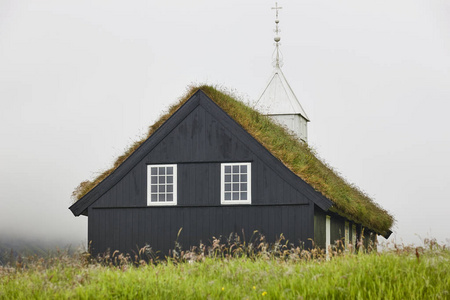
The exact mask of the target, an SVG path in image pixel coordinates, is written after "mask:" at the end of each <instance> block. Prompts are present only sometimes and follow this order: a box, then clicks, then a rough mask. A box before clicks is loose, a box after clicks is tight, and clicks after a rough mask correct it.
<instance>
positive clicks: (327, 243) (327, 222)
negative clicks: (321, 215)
mask: <svg viewBox="0 0 450 300" xmlns="http://www.w3.org/2000/svg"><path fill="white" fill-rule="evenodd" d="M330 250H331V217H330V216H326V218H325V251H326V254H327V260H328V259H329V258H330V257H329V255H330V254H331V253H330Z"/></svg>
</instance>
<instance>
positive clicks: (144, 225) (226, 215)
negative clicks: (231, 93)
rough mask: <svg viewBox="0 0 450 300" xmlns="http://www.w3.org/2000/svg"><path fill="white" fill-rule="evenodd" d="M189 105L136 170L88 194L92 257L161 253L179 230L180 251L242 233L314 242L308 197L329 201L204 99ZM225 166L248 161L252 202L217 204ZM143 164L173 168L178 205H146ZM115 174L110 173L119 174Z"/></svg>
mask: <svg viewBox="0 0 450 300" xmlns="http://www.w3.org/2000/svg"><path fill="white" fill-rule="evenodd" d="M193 103H194V102H190V103H187V104H186V105H188V106H187V107H190V108H189V109H191V111H190V112H189V113H186V114H184V115H182V114H179V115H177V116H176V118H178V119H180V120H179V123H177V125H176V126H173V128H172V129H170V130H169V131H168V130H167V127H166V129H164V130H166V131H167V134H166V135H165V136H164V138H162V139H161V140H159V141H158V142H157V143H156V144H155V145H154V146H152V148H151V149H150V150H149V151H148V152H147V153H145V155H142V158H140V159H139V160H138V161H137V160H136V157H137V156H134V157H133V158H131V161H133V163H135V165H134V166H133V167H132V168H130V169H129V171H127V172H126V173H125V174H123V176H122V175H121V177H116V178H117V180H116V183H114V184H113V185H111V186H110V187H108V188H105V185H104V186H103V187H99V188H96V190H95V191H94V193H93V194H95V192H97V193H98V194H99V195H100V196H99V198H98V199H97V200H95V202H93V204H92V205H90V206H89V210H88V215H89V224H88V231H89V233H88V238H89V241H91V242H92V244H91V250H92V251H93V253H94V254H95V253H102V252H104V251H105V250H106V249H110V250H112V251H114V250H119V251H121V252H128V253H130V251H133V250H134V251H137V250H138V248H139V247H143V246H144V245H150V246H151V247H152V249H154V250H157V251H162V253H167V251H168V250H169V249H172V248H173V247H174V242H175V239H176V236H177V233H178V230H179V229H180V228H181V227H183V230H182V233H181V237H180V239H179V241H180V242H181V244H182V245H183V246H184V247H185V249H189V247H190V246H198V244H199V242H200V240H202V241H203V242H207V241H210V240H211V239H212V237H213V236H216V237H218V236H220V235H222V236H228V235H229V234H230V233H233V232H234V233H238V234H242V230H244V232H245V233H246V238H247V239H248V238H250V236H251V235H252V233H253V231H254V230H258V231H259V232H260V233H261V234H263V235H264V236H266V238H267V240H268V241H269V242H274V241H275V239H276V237H279V236H280V234H283V235H284V236H285V237H286V238H287V239H288V240H289V241H290V242H293V243H295V244H296V245H299V244H300V241H302V242H305V243H306V246H307V247H310V241H309V240H308V239H312V238H313V237H314V217H313V216H314V209H313V203H314V202H313V201H312V199H313V198H314V197H315V198H317V199H319V200H320V201H322V202H321V203H325V204H324V205H329V204H327V202H328V200H327V199H325V200H324V198H323V196H321V195H320V194H319V193H317V192H315V191H314V190H313V189H312V188H311V187H310V186H309V185H307V184H306V183H305V182H304V181H302V180H301V179H299V178H298V177H296V176H295V175H293V173H291V172H290V171H289V170H288V169H287V168H286V167H284V165H283V164H282V163H281V162H279V161H278V160H276V159H275V158H274V157H273V156H271V155H270V154H268V151H267V150H266V149H265V148H263V147H262V146H261V145H259V144H257V145H256V146H255V142H256V141H255V140H253V139H252V138H251V137H250V136H249V135H248V134H247V133H246V132H245V131H244V130H243V129H242V128H241V127H240V126H239V125H237V124H236V123H234V121H232V120H231V119H230V118H229V117H228V116H227V115H226V114H225V113H224V112H223V111H221V110H220V109H219V108H218V107H217V106H215V104H213V103H212V102H211V101H210V100H209V101H206V100H202V101H198V104H197V105H196V106H194V104H193ZM180 116H182V118H180ZM172 121H173V120H172ZM172 121H171V119H169V121H168V123H169V122H172ZM163 126H164V125H163ZM148 142H149V143H150V140H149V141H148ZM146 143H147V142H146ZM150 144H151V143H150ZM150 144H149V145H150ZM249 145H250V146H249ZM144 146H145V145H144ZM139 151H140V152H141V153H142V151H141V150H139ZM139 151H137V152H139ZM223 162H251V172H252V182H251V192H252V203H251V205H221V203H220V164H221V163H223ZM126 163H127V162H125V163H124V164H126ZM149 164H177V168H178V169H177V173H178V177H177V184H178V186H177V195H178V197H177V205H176V206H167V207H155V206H147V166H148V165H149ZM124 169H125V168H122V170H124ZM119 171H120V170H119ZM119 171H118V172H117V173H114V174H113V176H116V175H115V174H120V173H121V172H123V171H120V172H119ZM286 174H287V175H286ZM113 179H114V178H111V179H109V178H107V179H106V180H105V181H106V182H107V181H111V182H112V181H114V180H113ZM88 197H93V196H89V195H88Z"/></svg>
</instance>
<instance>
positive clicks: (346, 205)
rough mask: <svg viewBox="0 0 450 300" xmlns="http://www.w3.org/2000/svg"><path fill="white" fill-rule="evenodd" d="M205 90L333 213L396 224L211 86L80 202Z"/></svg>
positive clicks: (280, 131) (377, 227)
mask: <svg viewBox="0 0 450 300" xmlns="http://www.w3.org/2000/svg"><path fill="white" fill-rule="evenodd" d="M199 89H200V90H202V91H203V92H204V93H205V94H206V95H207V96H208V97H209V98H211V99H212V100H213V101H214V102H215V103H216V104H217V105H218V106H220V107H221V108H222V109H223V110H224V111H225V112H226V113H227V114H228V115H229V116H230V117H232V118H233V119H234V120H235V121H236V122H238V123H239V124H240V125H241V126H242V127H243V128H244V129H245V130H246V131H247V132H248V133H250V134H251V135H252V136H253V137H254V138H255V139H256V140H258V141H259V142H260V143H261V144H262V145H263V146H264V147H265V148H267V149H268V150H269V151H270V152H271V153H272V154H273V155H274V156H275V157H276V158H278V159H279V160H280V161H281V162H282V163H283V164H284V165H285V166H286V167H288V168H289V169H290V170H291V171H292V172H294V173H295V174H296V175H297V176H299V177H300V178H302V179H303V180H304V181H306V182H307V183H308V184H310V185H311V186H312V187H313V188H314V189H315V190H317V191H318V192H320V193H321V194H322V195H324V196H325V197H327V198H328V199H330V200H331V201H332V202H333V206H332V207H331V208H330V210H331V211H333V212H335V213H337V214H339V215H341V216H343V217H346V218H348V219H350V220H353V221H355V222H357V223H361V224H363V225H364V226H366V227H368V228H370V229H372V230H374V231H376V232H377V233H380V234H382V235H386V233H387V232H388V231H389V230H390V228H391V227H392V225H393V223H394V218H393V217H392V216H391V215H390V214H389V213H388V212H387V211H386V210H384V209H383V208H381V207H380V206H379V205H378V204H377V203H375V202H374V201H373V200H372V199H371V198H370V197H369V196H367V195H366V194H365V193H364V192H362V191H361V190H360V189H358V188H357V187H356V186H354V185H353V184H350V183H348V182H347V181H346V180H345V179H343V178H342V177H341V176H339V175H338V174H337V173H336V172H335V171H334V170H333V169H332V168H331V167H330V166H328V165H327V164H326V163H324V162H322V161H321V160H320V159H319V158H318V157H317V155H316V153H315V151H314V150H313V149H311V148H310V147H309V146H308V145H307V144H304V143H301V142H298V141H297V139H296V138H295V137H293V136H292V135H291V134H289V133H288V132H287V131H286V130H285V129H284V128H283V127H281V126H279V125H278V124H276V123H274V122H273V121H272V120H271V119H270V118H268V117H266V116H263V115H261V114H260V113H259V112H257V111H255V110H254V109H252V108H251V107H249V106H247V105H245V104H244V103H242V102H241V101H239V100H237V99H236V97H235V96H234V95H232V93H230V92H224V91H220V90H218V89H216V88H215V87H212V86H207V85H202V86H196V87H191V88H190V89H189V90H188V92H187V93H186V95H184V96H183V97H182V98H181V99H180V100H179V101H178V103H176V104H175V105H173V106H171V107H170V108H169V111H168V112H167V113H166V114H164V115H163V116H161V117H160V119H159V120H158V121H157V122H156V123H155V124H153V125H152V126H150V128H149V131H148V133H147V136H146V137H145V138H143V139H142V140H139V141H136V142H134V143H133V144H132V145H131V146H130V148H129V149H128V150H127V151H126V152H125V153H124V154H122V155H121V156H119V157H118V158H117V159H116V161H115V163H114V165H113V166H112V167H111V168H110V169H108V170H106V171H105V172H103V173H102V174H100V175H99V176H98V177H97V178H95V179H94V180H92V181H89V180H88V181H84V182H82V183H80V185H79V186H78V187H77V188H76V189H75V190H74V192H73V197H74V198H75V199H77V200H79V199H81V198H82V197H83V196H84V195H86V194H87V193H88V192H89V191H90V190H92V189H93V188H94V187H95V186H97V185H98V184H99V183H100V182H101V181H103V179H105V178H106V177H107V176H108V175H109V174H111V173H112V172H113V171H114V170H115V169H116V168H117V167H118V166H119V165H121V164H122V163H123V162H124V161H125V160H126V159H127V158H128V157H129V156H130V155H131V154H132V153H133V152H134V151H135V150H136V149H137V148H138V147H139V146H140V145H141V144H142V143H143V142H144V141H145V140H146V139H148V138H149V137H150V136H151V135H152V134H153V133H154V132H155V131H156V130H157V129H158V128H159V127H160V126H161V125H162V124H163V123H164V122H165V121H166V120H167V119H168V118H169V117H170V116H171V115H172V114H173V113H174V112H175V111H177V110H178V109H179V108H180V107H181V106H182V105H183V104H184V103H185V102H186V101H187V100H188V99H189V98H190V97H191V96H192V95H193V94H194V93H195V92H196V91H197V90H199Z"/></svg>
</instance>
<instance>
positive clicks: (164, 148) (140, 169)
mask: <svg viewBox="0 0 450 300" xmlns="http://www.w3.org/2000/svg"><path fill="white" fill-rule="evenodd" d="M222 162H251V163H252V166H251V168H252V185H251V187H252V204H307V203H310V202H311V201H310V200H309V199H308V198H310V197H311V196H310V195H308V194H307V191H301V190H300V191H299V190H298V189H296V188H294V187H293V186H292V185H291V184H290V183H288V182H286V181H285V180H283V178H282V177H281V176H280V175H279V174H277V172H275V171H274V169H273V168H272V166H270V165H269V164H267V163H265V162H264V161H263V159H262V158H261V155H260V153H255V152H252V151H250V150H249V148H248V147H247V146H246V144H245V142H244V141H242V140H241V139H240V138H239V137H237V136H236V135H234V134H233V133H232V132H231V131H230V130H228V129H227V128H226V127H225V126H224V125H222V124H221V123H220V122H218V121H217V120H216V119H215V118H213V117H212V116H211V114H209V113H208V112H207V111H206V110H205V109H203V108H202V106H198V107H197V108H196V109H195V110H194V111H193V112H192V113H191V114H189V115H188V116H187V117H186V118H185V119H184V120H183V121H182V122H181V123H180V124H179V125H178V126H177V127H176V128H175V129H174V130H173V131H172V132H171V133H169V135H168V136H167V137H166V138H164V139H163V140H162V141H161V142H160V143H159V144H158V145H157V146H156V147H155V148H154V149H153V150H152V151H151V152H150V153H148V154H147V155H146V157H145V158H144V159H142V160H141V161H140V162H139V163H138V164H137V165H136V166H135V167H134V168H133V169H132V170H131V171H130V172H129V173H128V174H127V175H126V176H124V178H123V179H122V180H120V181H119V182H118V183H117V184H116V185H114V186H113V187H112V188H111V189H110V190H108V191H107V192H106V193H105V194H103V195H102V196H101V197H100V199H99V200H97V201H96V202H95V204H94V205H93V207H142V206H146V205H147V165H148V164H177V165H178V191H177V193H178V204H179V205H193V206H197V205H219V204H220V163H222Z"/></svg>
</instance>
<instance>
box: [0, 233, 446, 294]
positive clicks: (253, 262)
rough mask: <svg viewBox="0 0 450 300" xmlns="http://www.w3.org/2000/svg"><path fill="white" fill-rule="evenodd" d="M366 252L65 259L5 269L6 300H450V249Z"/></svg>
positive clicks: (0, 272) (0, 284)
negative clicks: (156, 259) (149, 259)
mask: <svg viewBox="0 0 450 300" xmlns="http://www.w3.org/2000/svg"><path fill="white" fill-rule="evenodd" d="M362 252H363V251H361V252H360V253H359V254H350V253H345V252H344V253H341V254H339V255H336V254H335V255H334V256H333V257H332V258H331V259H329V260H327V259H325V257H323V256H321V255H317V253H316V254H314V253H311V252H306V251H300V250H298V249H297V250H289V251H287V250H286V251H283V250H282V249H281V251H276V252H270V251H262V252H259V253H258V254H252V255H248V253H246V254H243V252H241V251H236V252H230V253H232V254H231V255H230V254H227V253H226V252H223V251H222V252H220V253H218V252H214V253H211V252H209V254H205V252H201V253H200V254H197V255H192V254H191V255H186V254H184V256H181V255H179V256H176V258H173V259H169V260H164V261H160V262H157V263H149V264H147V263H146V262H145V261H143V260H140V259H138V256H136V258H137V259H136V260H135V261H134V263H133V262H131V261H132V259H131V257H126V256H123V255H120V254H116V253H113V254H112V255H111V256H107V257H104V258H103V259H101V260H100V261H99V260H98V259H95V260H94V259H92V258H89V256H87V255H86V254H84V255H82V254H80V255H66V254H65V253H59V254H56V255H53V256H52V257H47V258H38V257H29V258H24V259H21V260H19V261H18V262H16V263H15V265H14V266H9V265H5V266H0V299H111V298H113V299H228V298H229V299H450V267H449V266H450V251H449V250H448V249H446V248H445V247H443V246H439V245H437V244H436V243H433V242H431V243H427V244H426V245H425V246H424V247H418V248H413V247H398V246H397V247H395V248H392V249H391V250H388V251H385V252H383V253H377V252H375V251H373V252H372V253H369V254H362ZM274 253H275V254H274ZM313 256H314V258H313ZM133 260H134V259H133Z"/></svg>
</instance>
